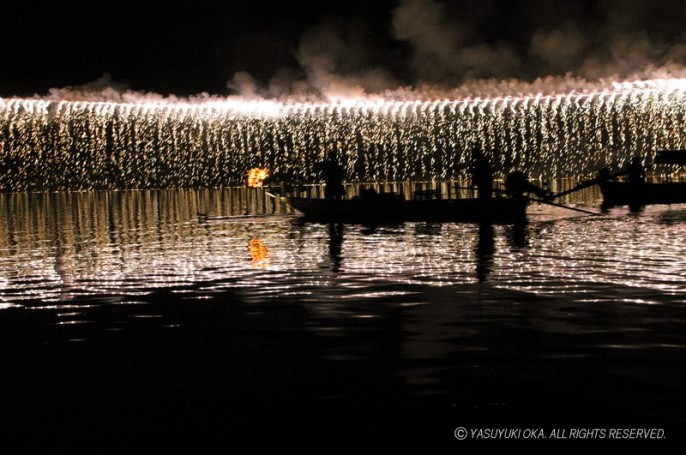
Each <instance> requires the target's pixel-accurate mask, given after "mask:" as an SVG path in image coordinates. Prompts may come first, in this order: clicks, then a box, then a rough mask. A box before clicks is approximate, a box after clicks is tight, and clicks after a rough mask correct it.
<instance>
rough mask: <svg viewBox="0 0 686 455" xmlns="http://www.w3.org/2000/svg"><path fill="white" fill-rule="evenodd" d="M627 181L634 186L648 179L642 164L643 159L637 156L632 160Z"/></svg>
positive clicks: (627, 172)
mask: <svg viewBox="0 0 686 455" xmlns="http://www.w3.org/2000/svg"><path fill="white" fill-rule="evenodd" d="M626 174H627V181H628V182H629V183H632V184H640V183H644V182H645V179H646V170H645V167H643V163H641V157H640V156H635V157H633V158H631V164H629V167H628V168H627V171H626Z"/></svg>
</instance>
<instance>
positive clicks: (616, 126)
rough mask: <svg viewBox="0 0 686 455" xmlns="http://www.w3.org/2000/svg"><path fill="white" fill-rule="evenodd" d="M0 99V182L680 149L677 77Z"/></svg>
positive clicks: (288, 171)
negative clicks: (419, 89)
mask: <svg viewBox="0 0 686 455" xmlns="http://www.w3.org/2000/svg"><path fill="white" fill-rule="evenodd" d="M412 96H413V95H412V94H409V95H408V96H407V97H406V98H405V99H403V98H402V97H398V96H396V97H391V98H388V99H384V98H382V97H379V96H376V97H368V98H363V97H359V96H357V97H350V98H346V97H339V98H335V99H333V100H331V101H329V102H293V103H289V102H282V101H272V100H261V99H256V100H241V99H237V98H226V99H220V98H206V99H199V100H194V101H178V100H176V101H174V100H159V99H151V100H148V99H143V100H141V101H138V102H134V101H131V100H129V101H126V102H120V103H115V102H109V101H108V102H104V101H88V100H79V101H54V100H42V99H9V98H7V99H0V165H2V166H3V169H4V170H5V172H3V173H1V174H0V189H2V190H5V191H26V190H59V189H94V188H103V189H112V188H159V187H188V186H191V187H216V186H224V185H230V184H240V183H241V182H242V181H243V178H244V175H243V172H244V170H245V169H249V168H251V167H256V166H257V165H267V166H268V167H269V168H270V169H273V170H275V171H276V172H277V173H278V174H280V175H281V176H282V177H283V178H284V179H290V180H294V179H297V180H309V181H312V180H315V179H316V176H315V175H313V174H312V169H311V166H310V165H309V164H310V163H312V162H314V161H316V160H319V159H321V157H322V156H325V155H326V154H327V153H328V152H330V151H334V150H335V151H337V152H339V159H340V160H341V161H343V164H344V167H345V169H346V171H347V174H348V175H347V178H348V180H350V181H374V180H376V181H379V180H387V181H402V180H410V179H415V178H427V177H428V178H432V179H434V178H440V179H447V178H455V177H462V176H464V175H465V174H466V173H467V172H468V162H469V160H468V159H467V158H468V157H466V155H468V151H469V150H471V148H472V147H474V146H477V147H482V148H484V149H485V151H486V153H487V154H490V155H491V158H492V161H493V162H494V163H496V164H497V165H498V169H497V170H498V171H499V172H500V173H502V174H505V173H507V172H510V171H512V170H515V169H525V170H527V171H528V172H529V173H530V174H531V175H532V176H533V177H538V176H544V177H557V176H561V175H574V176H583V175H586V174H588V173H590V172H592V171H594V170H595V169H597V168H598V167H600V166H603V165H615V166H621V165H623V164H625V163H626V162H627V160H628V159H629V157H631V156H632V155H636V154H640V155H643V156H645V157H646V158H647V160H648V161H650V160H651V159H652V158H653V155H652V154H653V153H654V151H655V150H656V149H660V148H665V149H666V148H684V147H686V138H684V135H683V132H684V130H685V129H686V79H654V80H648V81H634V82H613V83H609V84H605V85H602V84H601V85H600V86H598V87H595V88H593V89H588V90H586V89H584V88H583V87H577V88H576V89H575V90H570V91H568V92H564V93H562V92H555V91H551V92H541V93H536V92H533V91H532V93H531V94H527V95H514V94H505V93H501V94H498V95H495V96H492V97H488V96H485V95H484V94H479V95H478V96H473V97H470V96H461V97H454V98H450V97H449V96H446V95H445V94H442V95H440V96H436V97H433V98H432V97H424V96H422V95H420V94H415V95H414V96H415V98H414V99H413V98H412Z"/></svg>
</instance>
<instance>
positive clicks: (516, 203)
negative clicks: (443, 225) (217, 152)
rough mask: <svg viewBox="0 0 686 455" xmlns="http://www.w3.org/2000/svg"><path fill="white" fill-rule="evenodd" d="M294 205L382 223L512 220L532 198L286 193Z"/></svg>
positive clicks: (316, 216) (313, 213) (321, 216)
mask: <svg viewBox="0 0 686 455" xmlns="http://www.w3.org/2000/svg"><path fill="white" fill-rule="evenodd" d="M285 199H286V200H287V201H288V204H290V206H291V207H293V208H294V209H296V210H297V211H299V212H301V213H302V214H303V215H304V216H305V217H306V218H308V219H312V220H315V221H326V222H330V221H333V222H349V223H365V224H383V223H389V222H399V221H457V222H477V223H480V222H488V223H494V224H510V223H517V222H522V221H525V220H526V207H527V205H528V203H529V199H528V198H525V197H522V198H510V197H502V198H487V199H479V198H466V199H427V200H417V199H413V200H405V199H403V198H402V197H399V196H397V195H385V194H379V195H376V196H372V197H361V198H353V199H342V200H329V199H316V198H301V197H285Z"/></svg>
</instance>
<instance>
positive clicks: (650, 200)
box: [600, 182, 686, 207]
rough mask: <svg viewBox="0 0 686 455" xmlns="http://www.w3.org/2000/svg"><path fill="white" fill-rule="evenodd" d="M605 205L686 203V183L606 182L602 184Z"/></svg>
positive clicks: (638, 205) (637, 205)
mask: <svg viewBox="0 0 686 455" xmlns="http://www.w3.org/2000/svg"><path fill="white" fill-rule="evenodd" d="M600 191H601V193H602V194H603V206H604V207H614V206H620V205H628V206H632V207H640V206H643V205H653V204H681V203H686V183H684V182H671V183H638V184H637V183H627V182H604V183H602V184H601V185H600Z"/></svg>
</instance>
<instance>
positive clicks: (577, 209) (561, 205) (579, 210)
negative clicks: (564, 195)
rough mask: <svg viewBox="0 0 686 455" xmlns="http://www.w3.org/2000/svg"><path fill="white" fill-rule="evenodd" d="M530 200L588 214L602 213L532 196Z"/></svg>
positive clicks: (597, 214) (598, 214)
mask: <svg viewBox="0 0 686 455" xmlns="http://www.w3.org/2000/svg"><path fill="white" fill-rule="evenodd" d="M529 200H530V201H533V202H539V203H541V204H548V205H552V206H554V207H560V208H563V209H567V210H574V211H575V212H581V213H586V214H588V215H595V216H600V215H601V214H600V213H597V212H591V211H590V210H584V209H579V208H576V207H570V206H568V205H563V204H558V203H556V202H550V201H546V200H543V199H531V198H529Z"/></svg>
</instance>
